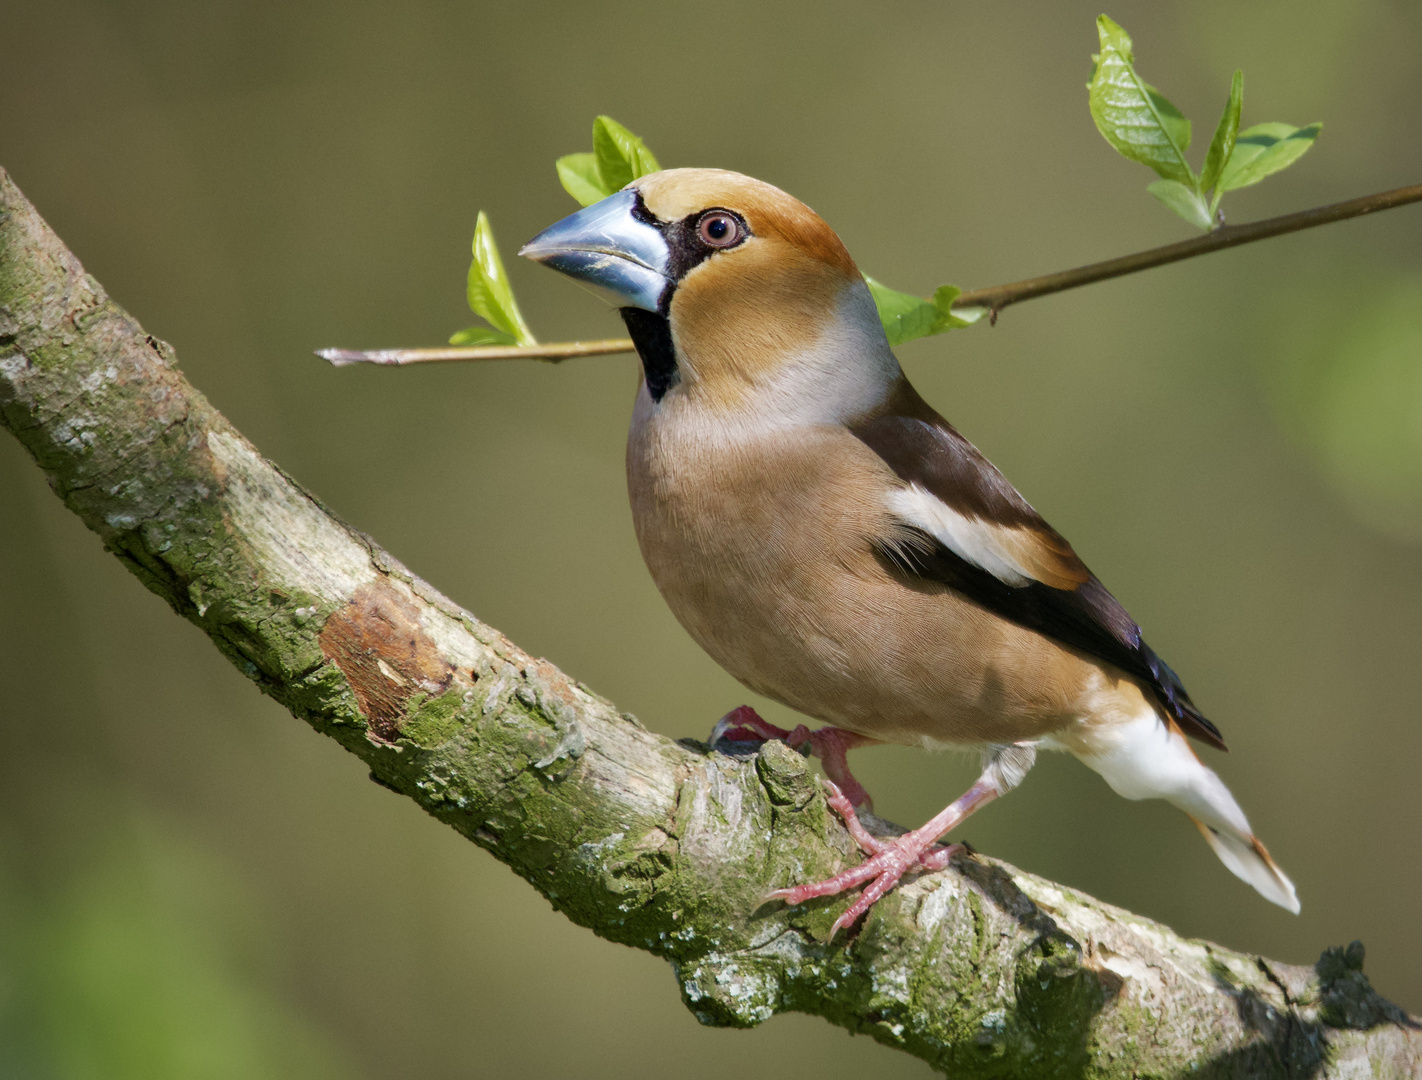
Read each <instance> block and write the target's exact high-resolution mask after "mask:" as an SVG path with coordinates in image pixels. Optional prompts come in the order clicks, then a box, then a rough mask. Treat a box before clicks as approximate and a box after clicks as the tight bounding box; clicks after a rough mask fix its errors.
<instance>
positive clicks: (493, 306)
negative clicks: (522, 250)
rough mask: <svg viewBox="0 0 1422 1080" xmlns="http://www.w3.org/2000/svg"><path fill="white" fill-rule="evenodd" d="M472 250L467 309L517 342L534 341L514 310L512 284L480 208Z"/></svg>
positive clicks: (515, 309)
mask: <svg viewBox="0 0 1422 1080" xmlns="http://www.w3.org/2000/svg"><path fill="white" fill-rule="evenodd" d="M473 250H474V260H473V261H472V262H471V263H470V264H469V287H468V292H467V295H468V297H469V310H470V311H472V312H474V314H475V315H478V316H479V317H480V318H481V319H484V320H486V321H487V322H488V323H490V324H491V325H492V326H493V327H494V329H495V330H498V331H502V332H503V333H504V334H505V335H506V336H507V337H508V338H509V339H510V340H512V341H514V342H517V343H518V344H519V345H536V344H538V342H537V340H536V339H535V338H534V336H533V334H532V333H530V332H529V329H528V325H527V324H526V323H525V322H524V321H523V315H522V314H521V313H520V312H519V310H518V302H517V301H515V300H514V296H513V287H512V286H511V285H509V276H508V273H507V272H506V271H505V270H504V261H503V260H502V259H501V258H499V249H498V247H497V246H496V245H495V243H494V234H493V233H492V232H491V231H490V230H489V218H488V215H487V214H485V213H484V211H482V210H480V211H479V220H478V223H477V224H476V225H475V226H474V244H473ZM461 333H468V331H461ZM456 336H458V335H456Z"/></svg>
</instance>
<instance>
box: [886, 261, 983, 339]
mask: <svg viewBox="0 0 1422 1080" xmlns="http://www.w3.org/2000/svg"><path fill="white" fill-rule="evenodd" d="M864 282H865V284H867V285H868V286H869V292H870V293H871V294H872V295H873V297H874V304H875V306H877V307H878V309H879V322H880V323H882V324H883V327H884V333H885V334H886V335H888V338H889V344H890V345H902V344H904V342H906V341H913V340H915V339H917V338H921V337H929V336H930V335H932V334H942V333H944V332H945V331H948V330H956V329H958V328H959V327H963V326H971V325H972V324H973V323H975V322H977V321H978V319H980V318H982V316H983V315H984V314H985V312H983V311H982V310H981V309H978V308H971V309H969V311H968V312H967V313H963V312H955V311H953V310H952V304H953V301H954V299H956V298H957V296H958V294H959V293H960V292H962V290H961V289H959V288H957V287H956V286H954V285H940V286H939V287H938V290H937V291H936V292H935V293H934V294H933V299H932V300H925V299H923V297H921V296H914V295H912V294H911V293H902V292H899V291H898V290H897V289H891V288H889V287H888V286H887V285H885V284H883V283H882V282H879V281H875V280H874V279H873V278H871V277H870V276H869V275H868V274H865V275H864Z"/></svg>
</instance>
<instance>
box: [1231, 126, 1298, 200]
mask: <svg viewBox="0 0 1422 1080" xmlns="http://www.w3.org/2000/svg"><path fill="white" fill-rule="evenodd" d="M1322 130H1323V125H1322V124H1309V125H1307V126H1306V127H1297V128H1296V127H1294V126H1293V125H1292V124H1280V123H1272V124H1256V125H1255V126H1254V127H1252V128H1249V129H1248V130H1247V131H1241V132H1240V133H1239V139H1238V141H1237V142H1236V143H1235V146H1234V153H1233V154H1232V155H1230V159H1229V163H1228V164H1227V165H1225V167H1224V172H1223V173H1222V174H1221V176H1220V182H1219V184H1218V185H1217V189H1218V190H1219V191H1222V192H1223V191H1233V190H1235V189H1236V188H1242V187H1248V186H1249V185H1250V184H1257V183H1259V181H1260V180H1263V179H1264V178H1265V177H1266V176H1269V175H1271V174H1273V173H1276V172H1279V171H1280V170H1281V169H1287V168H1288V167H1289V166H1290V165H1292V164H1293V163H1294V162H1295V161H1297V160H1298V159H1299V158H1301V157H1303V155H1304V154H1305V153H1307V152H1308V150H1309V148H1310V147H1311V146H1313V143H1314V140H1315V139H1317V138H1318V134H1319V132H1320V131H1322Z"/></svg>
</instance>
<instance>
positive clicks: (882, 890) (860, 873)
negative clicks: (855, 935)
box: [766, 772, 1001, 938]
mask: <svg viewBox="0 0 1422 1080" xmlns="http://www.w3.org/2000/svg"><path fill="white" fill-rule="evenodd" d="M834 794H835V795H838V792H835V793H834ZM999 794H1001V790H1000V783H999V781H998V780H997V779H996V778H995V777H993V776H990V775H989V774H988V773H986V772H985V773H984V774H983V776H982V777H980V778H979V779H978V782H977V783H975V784H974V785H973V786H972V787H970V788H969V789H968V790H967V791H966V792H965V793H964V794H963V795H962V796H961V797H960V798H958V799H957V800H956V801H955V802H953V803H952V804H951V805H949V806H947V807H945V808H944V809H943V810H942V811H940V812H939V813H938V815H937V816H935V817H934V818H933V819H932V820H930V821H929V822H927V823H926V824H924V825H922V826H920V827H919V828H917V829H914V830H913V832H910V833H905V834H904V835H903V836H900V837H899V838H898V839H896V840H879V839H877V838H876V837H873V836H870V835H869V834H868V833H867V832H866V831H865V830H864V827H863V826H862V825H860V824H859V821H858V819H857V818H853V817H852V815H853V807H849V811H850V813H849V814H848V815H846V813H845V806H847V805H848V800H845V799H844V798H843V796H840V800H841V801H842V802H844V804H845V806H841V805H838V804H837V803H836V800H835V799H834V798H833V797H831V799H830V805H831V806H833V807H834V809H835V810H836V811H837V812H838V813H839V814H840V816H841V817H843V818H844V819H845V825H846V827H847V828H848V829H849V833H850V835H851V836H853V837H854V839H855V841H856V842H857V843H858V844H859V846H860V847H861V848H863V849H864V853H865V854H866V855H868V856H869V858H868V859H866V860H865V861H864V862H862V863H860V864H859V865H858V866H855V867H853V868H851V869H849V870H846V871H844V872H843V873H841V874H836V875H835V876H834V877H832V878H828V879H826V880H825V881H818V882H815V883H813V884H810V885H796V886H794V887H793V888H789V889H776V890H775V891H774V892H773V893H771V894H770V895H769V896H768V897H766V899H767V900H784V901H785V902H786V903H787V904H803V903H804V902H805V901H806V900H809V899H811V898H812V897H816V896H835V895H837V894H839V893H842V892H844V891H845V890H846V889H852V888H853V887H854V886H856V885H862V884H864V883H865V882H868V883H869V884H868V886H867V887H866V888H865V890H864V891H863V892H862V893H860V894H859V899H858V900H856V901H854V903H853V904H851V905H850V906H849V909H848V910H847V911H846V912H845V913H844V914H843V915H841V916H840V917H839V918H838V919H836V920H835V923H834V926H833V927H831V928H830V937H831V938H833V937H834V935H835V934H837V933H839V931H840V930H842V929H843V928H844V927H846V926H850V925H852V924H853V923H854V922H855V920H857V919H858V918H859V917H860V916H861V915H863V914H864V913H865V912H866V911H868V910H869V909H870V908H871V907H873V906H874V905H875V904H876V903H877V902H878V901H879V899H880V898H881V897H883V896H884V895H885V894H886V893H887V892H888V891H889V890H890V889H892V888H893V887H894V886H895V885H897V884H898V883H899V879H900V878H901V877H903V876H904V874H905V873H906V872H908V871H909V870H910V869H918V868H920V867H922V868H923V869H930V870H938V869H942V868H943V867H944V866H947V865H948V860H949V859H951V858H952V857H953V856H954V855H956V854H957V853H958V852H960V851H962V850H963V847H962V845H961V844H952V845H950V846H948V847H943V848H938V849H936V850H931V849H933V845H934V844H935V842H937V840H938V838H939V837H940V836H942V835H943V834H944V833H946V832H948V831H949V830H950V829H953V828H955V827H956V826H957V825H959V824H960V823H961V822H962V821H963V819H964V818H966V817H967V816H968V815H969V814H971V813H972V812H973V811H974V810H977V809H979V808H980V807H982V806H985V805H986V804H987V803H989V802H991V801H992V800H993V799H995V798H997V796H998V795H999Z"/></svg>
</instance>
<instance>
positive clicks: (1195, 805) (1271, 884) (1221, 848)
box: [1062, 705, 1299, 915]
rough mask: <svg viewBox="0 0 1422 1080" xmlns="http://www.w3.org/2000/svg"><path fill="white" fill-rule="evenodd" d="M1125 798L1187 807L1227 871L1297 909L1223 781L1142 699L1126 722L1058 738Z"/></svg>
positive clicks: (1284, 877)
mask: <svg viewBox="0 0 1422 1080" xmlns="http://www.w3.org/2000/svg"><path fill="white" fill-rule="evenodd" d="M1062 745H1063V747H1064V748H1065V749H1068V750H1070V751H1071V752H1072V753H1073V754H1074V755H1075V756H1076V757H1077V758H1079V759H1080V760H1081V761H1082V762H1083V763H1085V764H1086V765H1087V766H1088V767H1089V768H1091V769H1093V770H1095V771H1096V772H1098V773H1100V774H1101V775H1102V777H1104V778H1105V780H1106V783H1108V784H1110V785H1111V788H1112V790H1114V791H1115V792H1116V794H1118V795H1121V796H1124V797H1125V798H1127V799H1164V800H1165V801H1166V802H1168V803H1170V804H1171V805H1172V806H1176V807H1179V808H1180V809H1181V810H1183V811H1185V813H1186V814H1188V815H1190V818H1191V820H1192V821H1194V822H1195V825H1196V826H1197V827H1198V828H1199V830H1200V832H1201V834H1202V835H1203V836H1204V837H1205V839H1206V841H1208V842H1209V845H1210V847H1211V848H1213V849H1214V852H1215V854H1216V855H1218V856H1219V859H1220V862H1222V863H1224V864H1225V866H1226V867H1228V868H1229V870H1230V872H1231V873H1233V874H1234V875H1235V876H1236V877H1238V878H1240V879H1241V880H1243V881H1247V882H1248V883H1249V884H1250V885H1253V886H1254V888H1255V889H1257V890H1258V891H1259V894H1260V895H1261V896H1263V897H1264V898H1265V899H1266V900H1271V901H1273V902H1274V903H1276V904H1278V905H1279V906H1280V907H1281V908H1286V909H1287V910H1289V911H1292V912H1293V913H1294V914H1295V915H1297V914H1298V912H1299V900H1298V896H1297V894H1296V893H1295V892H1294V883H1293V882H1292V881H1290V880H1289V879H1288V877H1287V875H1285V874H1284V872H1283V871H1282V870H1280V869H1279V868H1278V867H1277V866H1276V865H1275V864H1274V860H1273V859H1271V858H1270V857H1269V852H1268V851H1266V850H1265V849H1264V845H1263V844H1261V843H1260V842H1259V841H1258V840H1257V839H1255V837H1254V833H1253V831H1252V830H1251V829H1250V828H1249V819H1248V818H1246V817H1245V816H1244V811H1243V810H1241V809H1240V808H1239V803H1237V802H1235V800H1234V796H1233V795H1231V794H1230V792H1229V788H1227V787H1225V785H1224V781H1222V780H1221V779H1220V778H1219V777H1218V776H1216V775H1215V772H1214V770H1213V769H1211V768H1208V767H1207V766H1206V765H1204V764H1203V763H1202V762H1201V761H1200V759H1199V758H1197V757H1196V756H1195V752H1194V751H1193V750H1192V749H1191V748H1190V744H1189V743H1188V742H1187V741H1186V739H1185V736H1184V735H1182V734H1181V733H1180V731H1179V729H1178V728H1176V727H1174V726H1173V725H1167V724H1166V722H1165V721H1164V720H1163V719H1162V718H1161V717H1160V716H1159V714H1157V713H1156V711H1155V710H1154V709H1153V708H1151V707H1150V706H1148V705H1147V706H1146V707H1145V708H1144V709H1143V710H1142V711H1140V712H1139V713H1137V715H1135V716H1134V717H1133V718H1132V719H1130V720H1127V721H1125V722H1124V723H1116V724H1111V725H1102V726H1101V727H1099V728H1096V729H1095V730H1093V731H1092V732H1091V735H1090V738H1089V741H1083V742H1078V743H1077V744H1076V745H1067V744H1066V743H1065V741H1063V743H1062Z"/></svg>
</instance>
